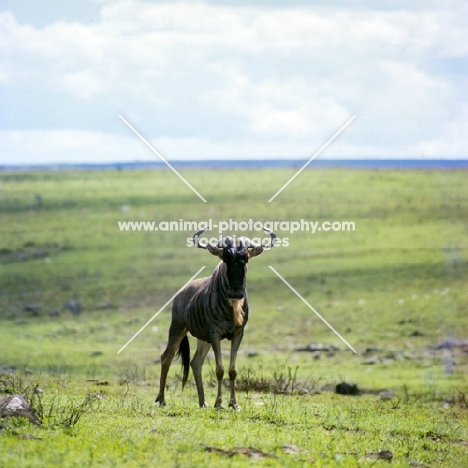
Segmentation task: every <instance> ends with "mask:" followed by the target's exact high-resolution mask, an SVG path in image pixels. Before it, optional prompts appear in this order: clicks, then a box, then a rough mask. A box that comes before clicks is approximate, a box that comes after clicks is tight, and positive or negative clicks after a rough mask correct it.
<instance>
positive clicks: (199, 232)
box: [192, 228, 208, 249]
mask: <svg viewBox="0 0 468 468" xmlns="http://www.w3.org/2000/svg"><path fill="white" fill-rule="evenodd" d="M207 229H208V228H203V229H200V230H199V231H197V232H196V233H195V234H194V235H193V237H192V239H193V243H194V244H195V245H196V246H197V247H199V248H200V249H206V246H205V245H201V244H200V242H199V241H198V238H199V237H200V235H201V234H203V233H204V232H205V231H206V230H207Z"/></svg>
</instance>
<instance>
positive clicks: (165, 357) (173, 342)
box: [155, 324, 187, 406]
mask: <svg viewBox="0 0 468 468" xmlns="http://www.w3.org/2000/svg"><path fill="white" fill-rule="evenodd" d="M186 334H187V329H186V328H185V327H183V328H182V329H181V328H179V327H176V326H173V325H172V324H171V327H170V329H169V341H168V343H167V347H166V350H165V351H164V353H162V355H161V378H160V381H159V393H158V396H157V397H156V400H155V401H156V403H159V404H160V405H161V406H166V399H165V397H164V391H165V389H166V379H167V373H168V372H169V368H170V367H171V363H172V360H173V359H174V356H175V354H176V352H177V350H178V349H179V345H180V342H181V341H182V339H183V338H184V336H185V335H186Z"/></svg>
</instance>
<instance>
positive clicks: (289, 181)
mask: <svg viewBox="0 0 468 468" xmlns="http://www.w3.org/2000/svg"><path fill="white" fill-rule="evenodd" d="M355 118H356V116H355V115H353V116H352V117H351V118H350V119H349V120H348V121H347V122H346V123H345V124H344V125H343V126H342V127H341V128H340V129H339V130H338V131H337V132H336V133H335V134H334V135H333V136H332V137H331V138H330V139H329V140H328V141H327V142H326V143H325V144H324V145H323V146H322V147H321V148H320V149H319V150H318V151H317V152H316V153H315V154H314V155H313V156H312V157H311V158H310V159H309V160H308V161H307V162H306V163H305V164H304V165H303V166H302V167H301V168H300V169H299V170H298V171H297V172H296V173H295V174H294V175H293V176H292V177H291V178H290V179H289V180H288V181H287V182H286V183H285V184H284V185H283V186H282V187H281V188H280V189H279V190H278V191H277V192H276V193H275V194H274V195H273V196H272V197H271V198H270V199H269V200H268V203H270V202H272V201H273V200H274V199H275V198H276V197H277V196H278V195H279V194H280V193H281V192H282V191H283V190H284V189H285V188H286V187H287V186H288V185H289V184H290V183H291V182H292V181H293V180H294V179H295V178H296V177H297V176H298V175H299V174H300V173H301V172H302V171H303V170H304V169H305V168H306V167H307V166H308V165H309V164H310V163H311V162H312V161H313V160H314V159H315V158H316V157H317V156H318V155H319V154H320V153H321V152H322V151H323V150H324V149H325V148H326V147H327V146H328V145H329V144H330V143H331V142H332V141H333V140H334V139H335V138H336V137H337V136H338V135H339V134H340V133H341V132H342V131H343V130H344V129H345V128H346V127H347V126H348V125H349V124H350V123H351V122H352V121H353V120H354V119H355Z"/></svg>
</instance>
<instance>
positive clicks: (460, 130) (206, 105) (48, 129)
mask: <svg viewBox="0 0 468 468" xmlns="http://www.w3.org/2000/svg"><path fill="white" fill-rule="evenodd" d="M295 5H296V6H292V7H284V6H283V7H282V8H266V7H258V6H249V7H245V6H244V7H238V6H236V5H235V4H232V5H230V6H219V5H214V4H210V3H188V2H176V3H173V2H167V3H152V2H142V1H132V0H125V1H115V2H114V1H113V2H103V6H102V9H101V16H100V21H99V22H97V23H95V22H94V23H90V24H85V23H80V22H72V21H60V22H53V23H51V24H48V25H46V26H44V27H33V26H31V25H27V24H20V22H19V21H18V20H17V19H16V18H15V17H14V16H13V15H12V14H11V13H8V12H4V13H1V14H0V24H1V26H2V27H1V28H0V54H1V62H0V92H2V94H4V95H5V96H7V105H5V107H4V110H2V113H3V115H2V121H4V122H6V126H5V127H4V128H5V129H4V132H3V138H7V140H8V141H13V140H14V138H16V137H15V136H14V135H17V134H16V133H15V132H26V133H24V135H28V138H32V139H33V140H34V141H35V145H34V147H30V148H29V147H27V146H24V145H23V146H21V145H19V146H18V148H17V149H15V151H14V153H12V152H11V151H10V153H8V151H6V149H5V147H3V149H2V150H0V160H1V161H2V162H3V160H4V159H6V158H11V155H12V154H14V155H15V156H14V157H15V158H21V159H22V160H27V158H33V157H34V158H36V159H37V158H47V157H48V156H47V154H48V153H47V151H50V152H51V153H54V154H55V152H57V155H58V154H59V152H60V148H62V147H63V145H64V144H65V143H64V142H65V141H71V140H72V139H73V138H77V139H78V140H77V141H76V142H75V144H71V145H70V146H69V147H68V148H69V149H71V148H72V154H73V157H74V158H75V157H76V158H78V159H79V158H80V157H81V158H82V159H88V158H89V157H90V155H93V157H97V153H96V152H95V151H94V149H93V145H94V147H96V146H100V147H101V150H102V151H103V152H102V153H99V154H101V155H106V156H105V157H106V158H107V157H108V158H110V159H112V157H111V156H112V155H111V153H112V152H109V151H107V150H106V149H105V148H114V147H113V143H111V142H110V141H111V140H113V141H120V140H119V139H122V140H121V141H120V146H119V145H116V147H115V148H114V149H115V151H116V152H118V153H119V154H122V155H123V154H124V152H125V151H123V148H125V149H126V148H128V146H127V145H128V142H129V140H128V138H133V136H132V135H128V131H127V129H126V128H124V127H123V126H122V125H119V123H118V122H116V119H115V116H116V114H117V112H118V111H120V112H122V113H123V114H126V115H129V116H130V117H131V119H132V121H133V122H134V123H135V125H137V126H139V127H141V128H142V130H144V131H146V132H147V134H149V135H150V136H151V137H152V138H153V141H158V142H160V143H164V144H167V146H168V147H169V148H170V149H169V152H168V153H167V156H168V157H170V156H173V157H174V158H180V157H182V158H183V157H184V156H183V155H185V154H192V155H196V156H197V157H200V156H207V155H209V157H214V155H217V157H235V155H238V156H239V157H243V155H245V156H246V157H247V154H248V157H272V156H276V155H277V156H282V157H288V156H290V157H306V156H307V155H308V154H310V153H312V152H313V149H314V148H316V147H318V146H319V145H320V144H321V143H322V141H323V140H324V139H325V138H328V137H329V136H331V135H332V134H333V133H334V132H335V131H336V130H337V129H338V128H339V127H340V125H342V124H343V123H344V121H346V119H347V118H349V117H350V116H351V115H353V114H357V116H358V118H357V119H356V121H355V122H354V123H353V125H352V128H350V129H348V130H346V133H345V134H343V135H342V136H340V138H339V140H337V141H336V142H335V143H334V144H333V145H332V147H330V149H329V150H327V153H326V154H327V155H330V156H333V155H340V156H342V157H359V156H381V157H412V156H414V157H417V156H419V157H426V156H430V157H437V156H439V157H445V156H450V155H452V156H455V155H457V156H458V157H463V156H467V154H466V150H464V148H468V145H467V143H468V141H467V140H468V137H467V132H466V131H465V126H466V112H465V109H466V106H467V105H468V104H467V98H466V96H468V93H467V92H466V91H467V89H466V88H467V81H466V77H464V76H463V73H460V71H459V70H458V69H457V66H458V64H462V65H463V64H464V65H463V66H465V67H466V63H467V62H468V43H467V41H466V40H465V34H466V33H465V29H466V28H465V21H464V17H463V15H461V14H460V12H462V11H464V8H465V7H464V6H463V3H453V2H452V3H451V4H450V5H449V6H444V5H443V4H440V5H439V4H438V3H437V2H430V3H427V6H424V5H425V4H419V7H417V8H416V7H415V6H414V5H413V7H412V8H411V10H410V9H406V8H405V6H404V4H403V3H401V2H400V3H399V4H398V5H399V6H398V9H394V10H393V11H384V10H383V9H382V8H380V9H379V10H374V11H372V10H370V9H369V8H368V7H366V6H365V4H364V3H361V2H359V1H356V2H354V3H353V5H354V7H353V8H351V7H347V6H346V4H345V3H343V2H336V3H335V4H334V5H332V4H328V6H326V7H314V8H313V7H309V6H307V7H298V6H297V3H295ZM395 8H396V7H395ZM465 72H466V68H465ZM36 109H41V112H36ZM39 130H41V132H39V133H34V132H38V131H39ZM42 131H43V132H44V133H42ZM27 132H29V133H27ZM31 132H32V133H31ZM83 132H85V133H83ZM113 134H114V135H113ZM5 135H9V136H5ZM41 135H42V136H41ZM93 135H94V139H93ZM53 138H57V139H58V141H57V142H56V144H55V145H54V143H53V142H52V141H51V139H53ZM233 142H234V144H235V146H236V149H235V150H233V149H232V146H233ZM41 145H42V146H41ZM19 148H23V149H22V151H24V153H22V154H20V153H19V151H20V149H19ZM447 148H449V149H450V151H452V153H451V154H450V155H449V154H447ZM161 149H162V148H161ZM128 151H130V150H128ZM128 151H127V152H128ZM172 151H173V152H174V153H173V154H172ZM169 153H171V154H169ZM80 155H81V156H80ZM324 156H325V155H324ZM54 157H55V156H54ZM57 157H58V156H57ZM63 157H65V156H63V155H62V158H63ZM101 157H104V156H101ZM119 157H123V156H119Z"/></svg>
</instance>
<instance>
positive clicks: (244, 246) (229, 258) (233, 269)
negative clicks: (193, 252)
mask: <svg viewBox="0 0 468 468" xmlns="http://www.w3.org/2000/svg"><path fill="white" fill-rule="evenodd" d="M263 229H264V231H265V232H267V233H268V234H269V235H270V237H271V240H270V242H269V243H268V244H267V245H263V244H256V243H255V242H253V241H251V240H250V239H249V238H248V237H240V238H239V239H237V241H234V240H233V239H232V237H229V236H226V237H224V238H223V239H221V240H219V241H218V243H217V244H210V243H209V242H208V243H207V244H206V245H202V244H201V243H200V242H199V236H200V235H201V234H202V233H203V232H204V231H205V229H200V230H199V231H197V232H196V233H195V234H194V236H193V240H194V242H195V245H197V246H198V247H200V248H202V249H206V250H208V251H209V252H210V253H211V254H213V255H216V256H217V257H219V258H220V259H221V260H222V261H223V262H224V263H225V264H226V274H227V278H228V283H229V288H228V291H227V294H228V297H229V299H243V298H244V295H245V274H246V272H247V263H248V261H249V258H253V257H256V256H257V255H260V254H261V253H263V251H264V250H265V249H271V248H272V247H273V246H274V240H275V238H276V234H275V233H274V232H273V231H271V230H270V229H267V228H265V227H264V228H263Z"/></svg>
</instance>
